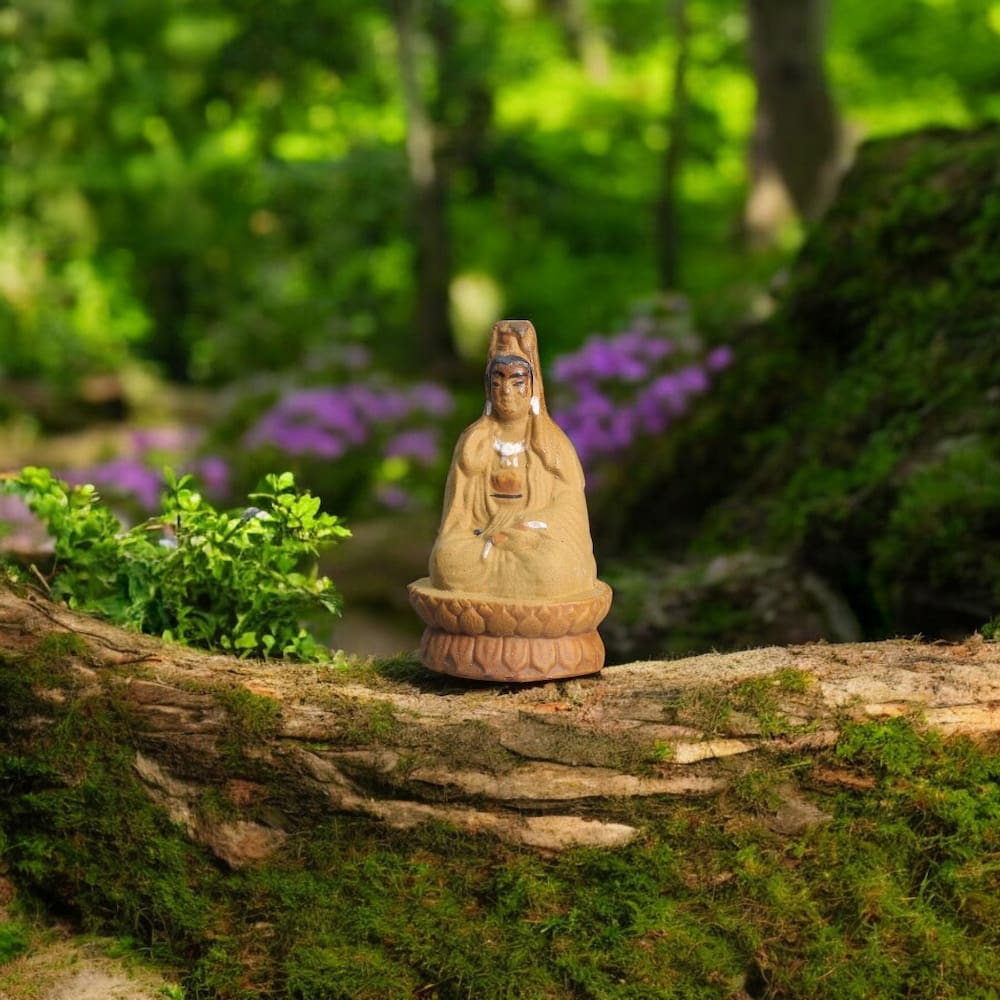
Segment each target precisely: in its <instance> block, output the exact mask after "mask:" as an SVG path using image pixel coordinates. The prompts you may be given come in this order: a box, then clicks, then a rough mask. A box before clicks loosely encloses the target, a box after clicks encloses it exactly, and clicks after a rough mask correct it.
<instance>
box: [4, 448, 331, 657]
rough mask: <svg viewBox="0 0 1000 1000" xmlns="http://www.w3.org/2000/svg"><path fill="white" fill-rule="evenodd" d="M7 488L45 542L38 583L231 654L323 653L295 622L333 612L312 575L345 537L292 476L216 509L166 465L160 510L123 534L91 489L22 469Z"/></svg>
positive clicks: (117, 616)
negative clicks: (236, 505) (240, 503)
mask: <svg viewBox="0 0 1000 1000" xmlns="http://www.w3.org/2000/svg"><path fill="white" fill-rule="evenodd" d="M4 489H5V491H6V492H9V493H14V494H16V495H18V496H20V497H22V499H24V501H25V502H26V503H27V505H28V507H29V508H30V509H31V511H32V512H33V513H34V514H35V515H36V516H37V517H38V518H39V519H40V520H41V521H42V522H43V523H44V524H45V526H46V527H47V529H48V531H49V533H50V534H51V536H52V537H53V539H54V541H55V549H54V555H55V563H54V566H53V568H52V571H51V575H50V578H49V579H48V580H47V584H48V586H49V588H50V590H51V593H52V596H53V597H56V598H58V599H59V600H64V601H66V602H67V603H68V604H69V605H70V606H71V607H75V608H80V609H81V610H84V611H88V612H92V613H96V614H100V615H102V616H104V617H106V618H108V619H109V620H110V621H112V622H114V623H115V624H118V625H122V626H125V627H128V628H134V629H136V630H138V631H141V632H146V633H149V634H152V635H160V636H163V637H164V638H167V639H174V640H176V641H178V642H183V643H187V644H190V645H193V646H200V647H202V648H206V649H220V650H225V651H228V652H233V653H236V654H238V655H239V656H263V657H268V656H285V657H289V658H292V659H298V660H317V659H323V658H324V657H325V655H326V654H325V650H324V648H323V647H322V646H321V645H320V644H319V643H318V642H317V640H316V639H315V638H314V637H313V636H312V635H311V634H310V633H309V632H307V631H306V630H305V629H304V628H302V627H301V626H300V624H299V621H300V618H301V616H302V615H303V614H305V613H306V612H308V611H312V610H318V609H325V610H326V611H329V612H331V613H333V614H339V613H340V611H341V604H342V602H341V598H340V594H339V593H338V591H337V590H336V588H335V587H334V585H333V583H332V581H331V580H330V579H328V578H327V577H325V576H319V575H318V574H317V572H316V569H315V558H316V556H317V555H318V554H319V549H320V546H321V545H330V544H333V543H336V542H337V541H339V540H340V539H342V538H346V537H348V536H349V535H350V532H349V531H348V530H347V528H345V527H344V526H343V525H342V524H341V523H340V521H339V519H338V518H337V517H335V516H334V515H331V514H324V513H322V512H321V511H320V501H319V498H318V497H313V496H311V495H310V494H309V493H307V492H306V493H302V492H299V491H297V490H296V488H295V478H294V476H293V475H292V474H291V473H290V472H285V473H282V474H280V475H269V476H266V477H265V479H264V483H263V486H262V488H261V490H260V492H257V493H252V494H251V495H250V500H251V502H252V503H254V504H259V506H249V507H247V508H246V509H244V510H235V511H228V512H227V511H217V510H215V509H214V507H212V505H211V504H209V503H208V502H207V501H206V500H205V499H204V497H202V495H201V494H200V493H199V492H198V491H197V490H196V489H195V487H194V484H193V481H192V478H191V477H190V476H182V477H180V478H179V479H178V478H177V477H176V476H175V475H174V474H173V472H172V471H170V470H169V469H168V470H167V471H166V492H165V494H164V498H163V501H164V503H163V513H162V515H160V516H159V517H154V518H151V519H149V520H147V521H144V522H143V523H141V524H137V525H135V526H134V527H132V528H129V529H128V530H123V528H122V525H121V523H120V522H119V521H118V519H117V518H116V517H115V515H114V514H113V513H112V512H111V511H110V510H109V509H108V508H107V507H105V506H103V505H102V504H101V503H100V497H99V496H98V494H97V491H96V490H95V488H94V487H93V486H90V485H84V486H75V487H70V486H68V485H67V484H66V483H64V482H62V481H60V480H59V479H57V478H55V477H54V476H53V475H52V473H51V472H49V470H48V469H41V468H34V467H28V468H25V469H23V470H22V471H21V473H20V474H19V475H18V476H16V477H13V478H12V479H10V480H8V482H7V483H6V485H5V487H4Z"/></svg>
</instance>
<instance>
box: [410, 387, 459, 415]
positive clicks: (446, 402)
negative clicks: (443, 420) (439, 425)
mask: <svg viewBox="0 0 1000 1000" xmlns="http://www.w3.org/2000/svg"><path fill="white" fill-rule="evenodd" d="M410 398H411V399H412V401H413V403H414V405H415V406H416V407H417V408H418V409H420V410H422V411H423V412H424V413H426V414H427V415H428V416H431V417H447V416H448V415H449V414H450V413H451V411H452V410H453V409H454V408H455V401H454V399H452V396H451V393H450V392H448V390H447V389H445V388H444V387H443V386H440V385H438V384H437V383H436V382H419V383H417V385H415V386H414V387H413V388H412V389H411V390H410Z"/></svg>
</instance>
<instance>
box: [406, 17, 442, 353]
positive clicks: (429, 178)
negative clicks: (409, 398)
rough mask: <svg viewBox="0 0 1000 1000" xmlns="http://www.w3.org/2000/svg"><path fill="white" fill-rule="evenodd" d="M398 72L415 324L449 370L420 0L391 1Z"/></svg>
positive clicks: (438, 175) (438, 180) (437, 177)
mask: <svg viewBox="0 0 1000 1000" xmlns="http://www.w3.org/2000/svg"><path fill="white" fill-rule="evenodd" d="M393 7H394V18H395V26H396V37H397V46H398V53H399V71H400V77H401V80H402V87H403V104H404V107H405V109H406V160H407V165H408V170H409V177H410V190H411V198H412V211H413V227H414V239H415V242H416V265H417V267H416V271H417V274H416V277H417V288H416V305H415V309H414V323H415V326H416V334H417V342H418V345H419V348H420V353H421V356H422V358H423V359H424V363H425V364H426V365H429V366H430V368H431V369H434V368H440V369H444V370H447V369H450V368H452V367H454V366H455V364H456V362H457V354H456V352H455V345H454V340H453V338H452V333H451V317H450V314H449V287H450V282H451V236H450V231H449V227H448V186H449V185H448V177H447V172H446V169H445V166H444V163H443V162H442V158H441V156H440V153H439V149H438V141H437V136H436V125H435V122H434V120H433V119H432V117H431V114H430V111H429V104H428V102H427V100H426V99H425V97H424V94H423V90H422V88H421V84H420V66H419V61H420V60H419V47H420V38H421V31H420V14H421V3H420V0H395V3H394V5H393Z"/></svg>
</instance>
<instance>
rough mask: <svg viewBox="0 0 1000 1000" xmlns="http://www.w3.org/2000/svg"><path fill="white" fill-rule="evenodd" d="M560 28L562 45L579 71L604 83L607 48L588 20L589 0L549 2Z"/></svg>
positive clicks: (598, 32)
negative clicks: (576, 63) (578, 65)
mask: <svg viewBox="0 0 1000 1000" xmlns="http://www.w3.org/2000/svg"><path fill="white" fill-rule="evenodd" d="M550 3H551V8H552V10H553V12H554V13H555V16H556V17H557V18H558V19H559V23H560V25H561V26H562V30H563V35H564V37H565V39H566V45H567V46H568V48H569V50H570V51H571V52H572V53H573V57H574V58H575V59H576V60H578V62H579V63H580V65H581V66H583V71H584V72H585V73H586V74H587V76H588V77H589V78H590V79H591V80H593V81H594V82H596V83H605V82H606V81H607V79H608V77H609V75H610V73H611V60H610V57H609V55H608V45H607V42H606V41H605V40H604V37H603V35H602V34H601V32H600V30H599V29H598V28H597V27H596V26H595V25H594V22H593V20H592V19H591V16H590V0H550Z"/></svg>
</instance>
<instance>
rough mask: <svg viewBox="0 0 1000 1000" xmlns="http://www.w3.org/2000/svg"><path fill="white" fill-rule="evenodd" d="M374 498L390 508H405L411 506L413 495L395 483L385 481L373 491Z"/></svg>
mask: <svg viewBox="0 0 1000 1000" xmlns="http://www.w3.org/2000/svg"><path fill="white" fill-rule="evenodd" d="M375 498H376V499H377V500H378V502H379V503H380V504H382V505H383V506H384V507H388V508H389V509H390V510H406V509H407V508H409V507H412V506H413V497H412V496H411V495H410V494H409V493H408V492H407V491H406V490H404V489H403V487H402V486H397V485H396V484H395V483H387V484H385V485H383V486H380V487H379V488H378V489H377V490H376V491H375Z"/></svg>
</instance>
